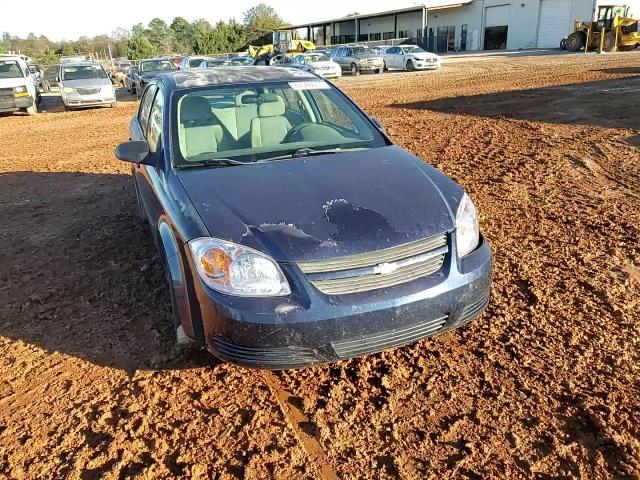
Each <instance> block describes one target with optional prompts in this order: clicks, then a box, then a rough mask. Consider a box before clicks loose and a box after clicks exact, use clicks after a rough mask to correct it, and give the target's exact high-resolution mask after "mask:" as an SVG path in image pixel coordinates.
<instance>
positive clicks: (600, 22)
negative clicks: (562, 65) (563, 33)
mask: <svg viewBox="0 0 640 480" xmlns="http://www.w3.org/2000/svg"><path fill="white" fill-rule="evenodd" d="M628 14H629V7H628V6H626V5H600V6H599V7H598V14H597V16H596V20H595V21H593V22H583V21H580V20H578V21H576V24H575V28H574V31H573V33H571V34H570V35H569V36H568V37H567V40H566V41H565V48H566V49H567V50H568V51H570V52H577V51H579V50H582V49H586V50H598V49H599V48H600V47H601V46H602V50H603V51H605V52H611V51H615V50H633V49H634V48H637V47H638V46H640V27H639V24H638V20H637V19H634V18H630V17H628V16H627V15H628ZM603 32H604V36H603Z"/></svg>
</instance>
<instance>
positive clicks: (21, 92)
mask: <svg viewBox="0 0 640 480" xmlns="http://www.w3.org/2000/svg"><path fill="white" fill-rule="evenodd" d="M39 97H40V95H39V93H38V87H37V86H36V82H35V79H34V77H33V75H31V72H29V67H28V66H27V64H26V63H25V61H24V60H23V59H22V58H20V57H19V56H17V55H0V113H5V112H16V111H18V110H22V111H25V112H27V113H28V114H29V115H35V114H36V113H38V106H37V104H38V101H39Z"/></svg>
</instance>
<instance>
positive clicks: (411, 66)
mask: <svg viewBox="0 0 640 480" xmlns="http://www.w3.org/2000/svg"><path fill="white" fill-rule="evenodd" d="M407 70H408V71H409V72H415V71H416V66H415V65H414V64H413V60H407Z"/></svg>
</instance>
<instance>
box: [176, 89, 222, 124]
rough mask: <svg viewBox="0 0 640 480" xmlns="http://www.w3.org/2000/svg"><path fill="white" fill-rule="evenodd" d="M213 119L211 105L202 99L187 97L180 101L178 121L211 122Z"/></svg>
mask: <svg viewBox="0 0 640 480" xmlns="http://www.w3.org/2000/svg"><path fill="white" fill-rule="evenodd" d="M214 119H215V117H214V116H213V113H212V112H211V104H209V100H207V99H206V98H204V97H196V96H191V95H187V96H186V97H185V98H184V100H182V106H181V115H180V121H181V122H182V123H186V122H211V121H213V120H214Z"/></svg>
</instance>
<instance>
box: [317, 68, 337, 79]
mask: <svg viewBox="0 0 640 480" xmlns="http://www.w3.org/2000/svg"><path fill="white" fill-rule="evenodd" d="M314 73H316V74H317V75H320V76H321V77H322V78H339V77H341V76H342V70H341V69H337V70H316V71H315V72H314Z"/></svg>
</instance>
